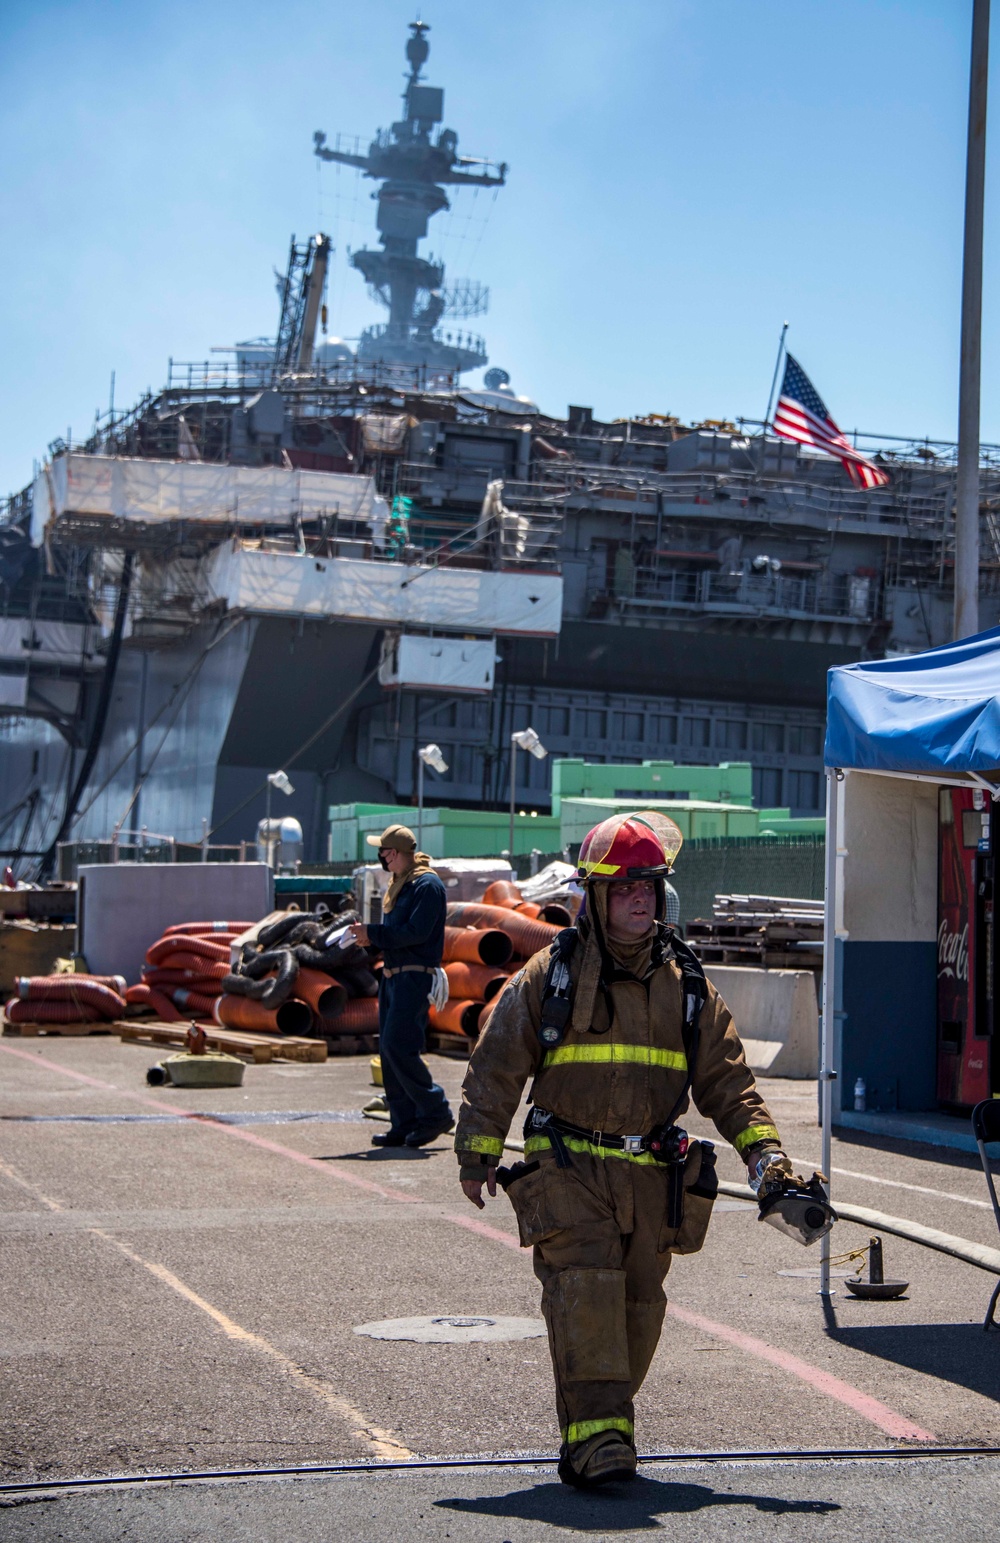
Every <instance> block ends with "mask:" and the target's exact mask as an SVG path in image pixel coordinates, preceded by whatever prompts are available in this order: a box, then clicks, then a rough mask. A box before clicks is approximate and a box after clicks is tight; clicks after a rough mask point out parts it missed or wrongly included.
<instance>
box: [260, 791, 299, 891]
mask: <svg viewBox="0 0 1000 1543" xmlns="http://www.w3.org/2000/svg"><path fill="white" fill-rule="evenodd" d="M272 788H278V789H279V791H280V792H282V793H284V794H285V795H286V796H287V797H288V798H291V796H292V794H293V793H294V792H295V789H294V788H293V787H292V784H291V783H290V782H289V780H288V776H287V774H286V773H285V772H283V771H276V772H268V774H267V800H266V803H265V807H264V850H265V851H266V852H267V861H268V863H269V865H270V866H271V867H272V868H273V867H274V866H275V864H274V853H275V846H276V843H275V842H274V840H273V839H272V836H271V789H272Z"/></svg>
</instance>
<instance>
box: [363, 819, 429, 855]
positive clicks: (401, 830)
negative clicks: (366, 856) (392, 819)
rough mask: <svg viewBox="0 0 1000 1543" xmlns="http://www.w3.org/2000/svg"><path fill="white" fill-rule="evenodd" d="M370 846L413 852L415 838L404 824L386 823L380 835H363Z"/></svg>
mask: <svg viewBox="0 0 1000 1543" xmlns="http://www.w3.org/2000/svg"><path fill="white" fill-rule="evenodd" d="M365 840H366V841H367V842H368V845H369V846H370V847H389V848H390V849H391V850H392V851H393V852H415V851H416V850H417V838H416V836H415V835H414V834H413V832H412V830H410V829H409V827H408V826H406V825H387V826H386V828H385V830H384V831H383V832H382V834H381V836H376V835H375V834H374V833H373V834H370V835H368V836H366V837H365Z"/></svg>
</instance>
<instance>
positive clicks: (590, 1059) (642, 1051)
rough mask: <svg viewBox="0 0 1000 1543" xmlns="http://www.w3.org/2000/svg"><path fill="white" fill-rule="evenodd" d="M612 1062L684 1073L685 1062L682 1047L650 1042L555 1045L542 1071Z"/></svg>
mask: <svg viewBox="0 0 1000 1543" xmlns="http://www.w3.org/2000/svg"><path fill="white" fill-rule="evenodd" d="M612 1064H617V1065H622V1066H624V1065H632V1066H659V1067H662V1069H663V1070H664V1071H668V1072H686V1071H687V1064H688V1063H687V1056H686V1055H685V1054H684V1052H683V1050H657V1049H655V1048H654V1047H653V1046H651V1045H619V1044H614V1043H612V1044H606V1045H559V1046H558V1047H557V1049H555V1050H548V1051H546V1053H545V1057H544V1059H543V1060H542V1070H543V1071H547V1070H548V1068H549V1067H550V1066H573V1065H578V1066H579V1065H586V1066H609V1065H612ZM757 1139H758V1140H760V1137H758V1138H757Z"/></svg>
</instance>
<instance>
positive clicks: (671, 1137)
mask: <svg viewBox="0 0 1000 1543" xmlns="http://www.w3.org/2000/svg"><path fill="white" fill-rule="evenodd" d="M524 1134H525V1137H526V1138H527V1137H528V1136H552V1137H553V1138H554V1139H553V1146H554V1147H555V1149H556V1152H557V1155H560V1156H562V1155H564V1154H565V1147H563V1146H562V1142H561V1141H560V1139H559V1138H560V1137H562V1136H575V1137H576V1138H577V1139H578V1140H581V1141H588V1142H590V1144H591V1145H592V1146H595V1147H605V1148H607V1149H609V1150H610V1151H612V1152H625V1153H626V1154H628V1155H629V1156H633V1157H635V1156H638V1155H639V1154H640V1153H643V1152H649V1153H650V1155H651V1156H652V1157H654V1158H656V1160H657V1162H661V1163H682V1162H683V1161H684V1159H685V1158H686V1157H687V1153H688V1147H689V1145H690V1141H689V1138H688V1134H687V1131H684V1130H681V1128H680V1126H679V1125H666V1124H664V1125H657V1126H655V1127H654V1128H653V1129H652V1130H651V1131H647V1132H646V1134H645V1135H644V1136H612V1135H609V1134H608V1133H607V1132H606V1131H603V1130H587V1129H586V1127H585V1126H583V1125H574V1124H573V1122H572V1120H564V1119H563V1118H562V1117H561V1116H560V1115H557V1114H551V1113H550V1112H549V1110H548V1109H539V1108H538V1107H537V1105H533V1106H532V1108H531V1109H530V1110H529V1111H528V1118H527V1119H526V1120H525V1122H524ZM561 1147H562V1152H560V1148H561Z"/></svg>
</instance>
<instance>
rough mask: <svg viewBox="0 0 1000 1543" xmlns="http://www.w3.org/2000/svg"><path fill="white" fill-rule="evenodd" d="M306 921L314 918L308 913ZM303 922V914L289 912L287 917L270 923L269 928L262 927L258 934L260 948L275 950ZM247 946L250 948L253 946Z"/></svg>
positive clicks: (281, 917) (280, 917)
mask: <svg viewBox="0 0 1000 1543" xmlns="http://www.w3.org/2000/svg"><path fill="white" fill-rule="evenodd" d="M305 919H306V920H308V921H312V919H313V918H312V917H311V916H310V915H309V913H308V912H306V913H305ZM302 920H303V912H301V911H289V912H288V913H287V915H285V916H279V917H278V920H277V921H274V922H268V924H267V926H266V927H261V929H260V931H259V932H258V934H257V943H258V945H259V947H260V948H261V949H265V950H266V949H268V948H274V947H275V945H276V944H277V943H280V942H281V941H282V940H283V939H284V938H286V937H287V936H288V934H289V933H290V932H291V930H292V928H293V927H297V926H298V925H299V923H300V922H301V921H302ZM247 946H248V947H250V946H252V945H247Z"/></svg>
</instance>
